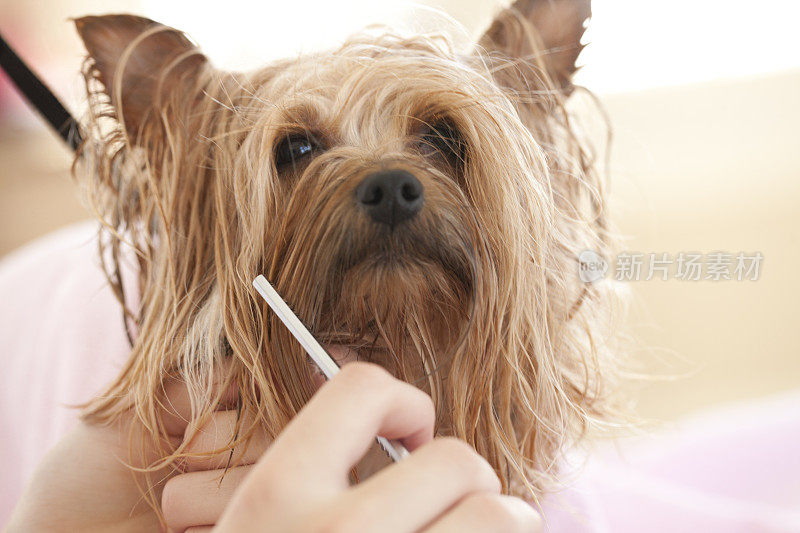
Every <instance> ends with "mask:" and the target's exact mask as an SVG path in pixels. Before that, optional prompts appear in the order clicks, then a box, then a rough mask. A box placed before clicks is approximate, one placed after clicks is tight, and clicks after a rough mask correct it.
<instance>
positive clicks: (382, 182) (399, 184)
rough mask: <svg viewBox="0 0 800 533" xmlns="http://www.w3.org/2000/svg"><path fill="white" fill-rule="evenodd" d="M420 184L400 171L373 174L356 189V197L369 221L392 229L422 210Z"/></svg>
mask: <svg viewBox="0 0 800 533" xmlns="http://www.w3.org/2000/svg"><path fill="white" fill-rule="evenodd" d="M422 196H423V190H422V184H421V183H420V182H419V180H418V179H417V178H416V177H414V175H413V174H412V173H410V172H407V171H405V170H400V169H392V170H381V171H378V172H373V173H372V174H370V175H369V176H367V177H366V178H364V181H362V182H361V183H360V184H359V185H358V187H356V198H357V200H358V202H359V203H360V204H361V205H362V206H363V207H364V209H366V211H367V213H368V214H369V216H370V217H372V220H374V221H375V222H380V223H382V224H388V225H389V226H391V227H394V226H395V225H397V224H399V223H401V222H403V221H405V220H408V219H410V218H413V217H414V215H416V214H417V213H419V210H420V209H422Z"/></svg>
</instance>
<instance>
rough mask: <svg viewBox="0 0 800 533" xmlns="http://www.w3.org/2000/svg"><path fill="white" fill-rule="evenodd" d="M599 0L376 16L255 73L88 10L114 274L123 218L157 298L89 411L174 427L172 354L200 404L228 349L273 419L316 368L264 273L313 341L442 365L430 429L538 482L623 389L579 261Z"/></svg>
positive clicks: (130, 21) (588, 199) (589, 167)
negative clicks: (402, 29)
mask: <svg viewBox="0 0 800 533" xmlns="http://www.w3.org/2000/svg"><path fill="white" fill-rule="evenodd" d="M588 4H589V2H588V0H556V1H545V0H519V1H518V2H517V3H516V4H515V5H514V6H513V7H512V8H510V9H508V10H505V11H503V12H502V13H500V15H499V16H498V18H497V19H496V20H495V21H494V22H493V24H492V25H491V26H490V28H489V29H488V31H487V32H486V34H485V35H484V36H483V38H482V39H481V40H480V42H479V43H478V45H477V46H476V47H475V48H474V49H473V50H471V51H455V50H453V47H452V46H451V44H450V43H449V41H448V40H447V39H446V38H443V37H441V36H430V35H428V36H417V37H400V36H397V35H392V34H388V33H387V34H382V35H379V36H374V35H364V36H359V37H355V38H352V39H351V40H349V41H348V42H347V43H345V44H344V45H343V46H342V47H341V48H339V49H338V50H334V51H332V52H327V53H319V54H314V55H309V56H304V57H300V58H298V59H291V60H285V61H279V62H276V63H274V64H271V65H269V66H267V67H265V68H263V69H261V70H258V71H255V72H251V73H246V74H244V73H232V72H222V71H219V70H216V69H215V68H214V67H212V66H211V65H210V64H209V62H208V61H207V59H206V58H205V57H204V56H203V55H202V53H201V52H200V51H199V49H198V48H197V47H196V46H195V45H194V44H193V43H192V42H191V41H190V40H188V39H187V38H186V37H185V36H184V35H183V34H182V33H180V32H178V31H177V30H174V29H172V28H168V27H165V26H162V25H159V24H156V23H154V22H152V21H150V20H147V19H143V18H139V17H133V16H128V15H118V16H117V15H111V16H103V17H86V18H83V19H79V20H78V21H77V26H78V30H79V33H80V35H81V37H82V38H83V40H84V42H85V44H86V47H87V49H88V51H89V60H88V61H87V66H86V72H85V73H86V79H87V87H88V89H89V94H90V98H91V102H90V103H91V106H90V108H91V110H90V117H89V120H88V121H87V124H86V127H87V129H88V130H89V133H90V135H89V137H90V141H89V142H88V143H87V145H86V146H84V148H83V150H82V158H81V159H80V161H81V162H82V163H86V164H87V166H88V170H87V172H86V173H85V174H86V176H87V177H88V179H89V187H88V189H89V191H90V193H91V195H92V197H93V199H94V201H95V204H96V205H97V207H98V210H99V212H100V213H101V215H102V216H103V217H104V219H105V220H106V221H107V223H108V225H109V226H110V227H111V228H113V229H114V230H115V231H114V232H111V234H110V237H109V238H108V240H107V241H106V242H107V243H108V244H109V246H108V248H107V250H106V257H109V258H111V260H112V261H111V263H110V268H109V271H110V279H111V281H112V284H113V285H115V286H116V287H117V289H118V294H119V295H120V296H122V295H123V294H124V291H123V290H122V283H121V280H120V274H119V272H120V269H119V267H118V266H115V265H117V263H118V262H119V261H120V259H119V258H120V255H121V254H120V252H119V249H120V243H121V242H129V243H131V244H132V245H133V247H134V251H135V254H136V257H137V258H138V262H137V266H136V270H137V271H138V295H137V296H138V298H136V299H137V300H138V301H140V302H141V305H139V306H137V308H136V309H128V318H129V322H130V323H132V328H131V329H132V330H133V333H132V338H133V351H132V355H131V360H130V362H129V365H128V367H127V368H126V369H125V371H124V372H123V374H122V375H121V376H120V378H119V380H118V381H117V382H116V383H115V384H114V385H113V386H112V387H111V388H110V390H109V393H108V394H107V395H105V396H103V397H101V398H99V399H98V400H97V401H95V402H94V403H92V404H91V405H90V408H89V416H90V417H91V418H94V419H108V418H113V417H115V416H118V415H119V414H120V413H122V412H123V411H125V410H127V409H130V408H133V409H134V410H135V411H136V412H137V413H138V415H139V416H140V417H142V418H143V419H144V420H145V421H147V423H148V424H149V427H152V428H158V427H160V426H159V421H158V420H157V419H156V415H155V413H156V412H157V404H158V398H159V396H160V391H161V387H162V384H163V382H164V380H165V379H167V378H168V377H169V376H175V375H177V376H179V377H181V378H182V379H185V380H186V381H187V382H188V383H189V385H190V387H191V390H192V393H193V395H194V401H195V405H196V407H197V409H196V414H197V416H198V417H202V416H205V415H207V414H208V412H209V411H210V410H212V409H213V408H214V407H215V404H216V403H217V402H219V401H220V397H219V395H218V394H216V393H212V392H210V391H211V390H212V387H211V383H212V382H215V381H216V382H218V381H219V379H218V377H219V376H218V374H219V373H220V372H223V371H222V370H221V369H223V368H224V369H225V370H224V372H225V374H224V381H226V382H229V383H233V384H235V385H236V386H237V387H238V390H239V391H240V392H239V393H240V398H241V402H242V404H243V407H244V408H245V409H247V410H251V411H252V412H254V413H255V414H256V417H255V419H256V420H257V421H258V423H259V424H261V425H263V426H264V427H266V428H267V429H268V431H270V432H271V433H273V434H276V433H277V432H279V431H280V430H281V428H282V427H283V426H284V425H285V424H286V423H287V421H288V420H289V419H290V418H291V417H292V416H293V414H294V413H295V412H296V411H297V410H298V409H299V408H300V407H301V406H302V405H303V403H304V402H305V401H307V399H308V398H309V396H310V394H312V391H313V386H312V379H311V377H310V375H309V372H308V363H307V359H306V355H305V354H304V352H303V351H302V349H301V348H300V347H299V345H297V343H296V342H295V341H294V340H293V339H292V337H291V335H290V334H289V333H288V331H286V330H285V328H284V327H283V326H282V325H280V323H279V322H278V320H277V319H276V318H275V317H274V315H273V314H272V313H271V312H269V311H268V309H267V308H266V307H265V305H264V304H263V302H261V301H260V300H259V298H258V297H257V295H256V293H255V292H254V290H253V289H252V287H251V281H252V280H253V278H255V277H256V275H258V274H261V273H263V274H265V275H266V276H267V278H268V279H269V280H270V281H271V282H272V283H273V284H274V285H275V286H276V288H277V290H278V291H279V292H280V293H281V294H282V296H283V297H284V298H285V300H286V301H287V302H288V303H289V305H290V306H291V307H292V308H293V309H294V310H295V312H296V313H297V314H298V316H299V317H300V318H301V319H302V320H303V321H304V322H305V324H306V325H308V326H309V328H310V329H311V331H312V332H313V333H314V334H315V335H316V336H317V337H318V338H319V339H320V340H321V341H322V342H324V343H329V344H344V345H347V346H349V347H351V348H352V349H353V350H354V351H355V353H356V354H357V356H358V357H359V358H360V359H364V360H371V361H375V362H377V363H379V364H381V365H383V366H385V367H386V368H387V369H389V370H390V371H391V372H393V373H394V374H395V375H397V376H399V377H402V378H404V379H406V380H408V381H411V382H413V383H415V384H417V385H418V386H420V387H421V388H423V389H425V390H426V391H428V392H429V393H430V394H431V395H432V396H433V398H434V400H435V402H436V405H437V408H438V410H439V411H438V412H439V424H440V427H439V431H440V432H442V433H450V434H454V435H457V436H459V437H461V438H463V439H465V440H466V441H468V442H469V443H470V444H472V445H474V446H475V447H476V449H477V450H478V451H479V452H480V453H481V454H483V455H484V456H485V457H486V458H487V459H489V461H490V462H491V463H492V464H493V465H494V466H495V468H496V469H497V471H498V473H499V474H500V476H501V478H502V479H503V481H504V483H505V484H506V487H507V488H508V487H509V483H510V480H511V479H524V480H527V482H529V483H530V485H529V488H531V487H533V488H535V489H541V488H542V487H544V486H545V485H546V483H547V481H548V480H550V479H551V478H552V476H553V474H554V472H555V471H554V460H555V457H556V456H557V453H558V451H559V450H560V449H562V448H563V446H564V444H565V443H566V442H568V441H569V440H570V439H572V438H573V437H575V436H577V435H578V434H579V433H580V432H581V431H583V430H584V429H585V428H586V426H587V423H588V422H589V421H590V420H593V419H601V418H602V417H603V416H604V415H605V414H607V407H606V405H605V399H606V396H607V393H608V392H609V391H608V387H609V384H608V379H607V378H608V377H609V376H611V375H613V367H614V365H613V361H610V360H609V361H607V360H606V347H607V339H606V337H604V336H603V335H604V332H603V324H604V323H605V313H606V312H607V306H605V305H604V303H605V302H606V299H607V295H606V294H605V292H604V291H603V289H602V287H603V285H602V283H599V284H593V285H588V284H584V283H581V282H580V281H579V278H578V263H577V257H578V254H579V253H580V252H581V251H582V250H584V249H587V248H588V249H593V250H598V251H600V252H601V253H602V252H603V251H604V250H605V247H606V237H607V235H606V234H605V212H604V203H603V191H602V186H601V182H600V180H599V179H598V177H597V174H598V173H597V170H596V169H595V168H594V166H593V162H592V160H591V157H590V155H589V154H588V153H587V150H586V147H585V146H584V145H583V144H582V142H581V140H580V139H579V138H578V137H577V135H576V129H575V128H574V127H573V126H572V124H571V122H570V120H571V119H570V117H569V115H568V113H567V111H566V107H565V105H564V103H565V101H566V98H567V97H568V96H569V94H570V93H571V92H572V91H573V86H572V84H571V75H572V74H573V72H574V71H575V60H576V58H577V55H578V53H579V52H580V50H581V44H580V39H581V36H582V34H583V27H584V22H585V20H586V19H587V18H588V16H589V5H588ZM79 166H80V165H79ZM127 307H130V305H128V306H127ZM215 390H218V389H215ZM249 429H252V428H249ZM246 435H247V431H242V436H243V437H246Z"/></svg>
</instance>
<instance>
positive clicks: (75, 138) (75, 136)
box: [0, 34, 83, 151]
mask: <svg viewBox="0 0 800 533" xmlns="http://www.w3.org/2000/svg"><path fill="white" fill-rule="evenodd" d="M0 68H2V69H3V70H4V71H5V72H6V74H8V77H9V78H11V81H12V82H14V85H16V86H17V89H19V91H20V92H21V93H22V95H23V96H24V97H25V98H26V99H27V100H28V102H30V103H31V105H33V107H34V108H36V110H37V111H38V112H39V113H40V114H41V115H42V116H43V117H44V119H45V120H46V121H47V122H48V123H49V124H50V126H52V127H53V129H54V130H56V132H57V133H58V135H59V136H60V137H61V138H62V139H63V140H64V142H65V143H67V145H68V146H69V147H70V148H72V150H73V151H75V150H77V149H78V146H80V144H81V142H83V138H82V136H81V133H80V129H79V128H78V121H76V120H75V118H74V117H73V116H72V115H71V114H70V112H69V111H67V109H66V108H65V107H64V105H63V104H62V103H61V102H60V101H59V100H58V98H56V96H55V95H54V94H53V91H51V90H50V89H48V88H47V86H46V85H45V84H44V83H42V80H40V79H39V77H38V76H36V74H34V73H33V72H32V71H31V69H29V68H28V66H27V65H26V64H25V62H24V61H22V59H20V57H19V56H18V55H17V53H16V52H14V50H13V49H12V48H11V47H10V46H9V45H8V43H6V41H5V39H3V36H2V35H1V34H0Z"/></svg>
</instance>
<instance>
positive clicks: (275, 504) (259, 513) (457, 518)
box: [163, 363, 540, 533]
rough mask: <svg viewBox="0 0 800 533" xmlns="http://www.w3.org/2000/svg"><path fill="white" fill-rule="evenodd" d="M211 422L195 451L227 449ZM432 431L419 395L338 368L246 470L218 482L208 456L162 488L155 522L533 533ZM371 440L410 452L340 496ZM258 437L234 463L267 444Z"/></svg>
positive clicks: (375, 374) (525, 511)
mask: <svg viewBox="0 0 800 533" xmlns="http://www.w3.org/2000/svg"><path fill="white" fill-rule="evenodd" d="M224 417H228V418H224ZM215 424H216V429H215V430H214V431H213V432H212V431H206V430H204V432H203V433H204V434H205V435H206V436H207V437H206V438H208V440H207V441H206V442H205V443H204V444H202V443H201V444H199V447H203V446H209V449H211V448H214V449H216V448H220V447H221V446H219V444H221V443H222V444H224V443H225V442H228V441H229V439H230V435H231V433H230V431H232V427H233V420H232V419H231V418H230V415H220V417H219V419H218V420H217V421H216V422H215ZM433 424H434V410H433V405H432V402H431V400H430V398H429V397H428V396H427V395H426V394H424V393H423V392H421V391H420V390H418V389H416V388H415V387H413V386H411V385H409V384H407V383H404V382H401V381H398V380H396V379H394V378H392V377H391V376H390V375H389V374H388V373H387V372H386V371H385V370H382V369H380V368H379V367H377V366H375V365H369V364H365V363H352V364H348V365H347V366H345V367H343V369H342V371H341V373H340V374H339V375H338V376H336V378H334V379H333V380H332V381H331V382H329V383H327V384H325V385H323V386H322V387H321V389H320V390H319V391H318V392H317V394H316V395H315V396H314V398H312V400H311V401H310V402H309V404H308V405H307V406H306V407H305V408H304V409H303V410H302V411H301V412H300V413H299V414H298V415H297V417H295V419H294V420H293V421H292V422H291V423H290V424H289V426H287V427H286V429H285V430H284V431H283V433H281V435H280V436H279V437H278V439H277V440H276V441H275V442H274V443H272V444H271V445H270V446H269V449H268V450H267V452H266V453H265V454H264V455H263V456H262V457H261V458H260V459H258V461H257V463H256V464H255V465H253V466H242V467H238V468H234V469H231V470H230V471H229V472H228V473H227V474H226V475H225V477H224V478H222V481H221V483H219V481H218V480H219V479H220V475H221V473H222V470H220V469H223V468H224V465H225V463H226V462H227V454H220V455H219V456H215V457H211V458H209V459H208V462H207V463H204V464H196V465H194V466H192V467H190V469H192V470H193V471H192V472H190V473H187V474H184V475H182V476H177V477H175V478H173V479H172V480H170V482H169V483H168V484H167V487H166V488H165V490H164V496H163V510H164V515H165V518H166V520H167V523H168V525H169V526H170V527H171V528H172V529H174V530H176V531H190V532H197V531H210V530H211V529H212V525H213V524H216V525H217V527H216V528H215V529H214V531H217V532H219V533H227V532H245V533H247V532H262V531H264V532H265V531H270V532H272V531H276V532H282V531H319V530H326V531H328V530H335V531H338V530H346V531H372V530H380V531H390V532H392V531H396V532H410V531H425V532H429V533H440V532H449V531H540V520H539V517H538V515H537V514H536V512H535V511H534V510H533V509H532V508H531V507H530V506H529V505H528V504H526V503H525V502H523V501H522V500H520V499H517V498H513V497H510V496H503V495H501V494H500V482H499V480H498V479H497V476H496V475H495V473H494V472H493V471H492V469H491V467H490V466H489V465H488V463H487V462H486V461H485V460H484V459H482V458H481V457H480V456H478V454H477V453H476V452H475V451H474V450H473V449H472V448H470V447H469V446H467V445H466V444H465V443H463V442H461V441H458V440H456V439H453V438H437V439H434V438H433ZM226 428H227V430H226ZM376 435H382V436H384V437H386V438H390V439H398V440H400V441H401V442H402V443H403V444H404V445H405V446H406V447H407V448H408V449H409V450H410V451H411V452H412V453H411V455H410V456H409V457H408V458H407V459H406V460H404V461H402V462H401V463H398V464H395V465H392V466H390V467H387V468H386V469H384V470H382V471H380V472H379V473H377V474H376V475H374V476H373V477H371V478H370V479H368V480H366V481H365V482H362V483H361V484H359V485H355V486H352V487H351V486H350V485H349V483H348V472H349V471H350V469H351V468H352V467H353V466H354V465H355V464H356V463H357V462H358V460H359V459H360V458H361V457H362V456H363V455H364V454H365V453H366V452H367V450H368V449H369V448H370V446H371V444H372V443H373V441H374V438H375V436H376ZM259 439H260V440H259V442H257V443H255V445H254V446H253V447H252V449H251V451H248V452H244V453H245V457H243V458H242V462H243V463H246V462H248V461H252V460H255V458H256V457H257V455H258V450H259V449H260V448H263V447H266V446H267V444H268V443H267V442H266V440H265V439H264V438H262V437H259ZM205 460H206V459H204V461H205ZM196 468H199V469H200V470H196ZM204 468H205V469H204Z"/></svg>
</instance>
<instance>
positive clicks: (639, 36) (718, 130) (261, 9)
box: [0, 0, 800, 421]
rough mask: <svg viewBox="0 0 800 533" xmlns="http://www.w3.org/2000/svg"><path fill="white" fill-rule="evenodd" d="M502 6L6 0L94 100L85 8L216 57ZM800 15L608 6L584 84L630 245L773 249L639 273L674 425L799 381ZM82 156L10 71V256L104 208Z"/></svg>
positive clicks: (647, 363) (2, 96)
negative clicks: (87, 71)
mask: <svg viewBox="0 0 800 533" xmlns="http://www.w3.org/2000/svg"><path fill="white" fill-rule="evenodd" d="M501 5H502V4H501V3H500V2H494V1H489V0H430V1H427V2H423V3H421V4H416V7H415V8H413V9H409V7H408V5H407V4H401V3H399V2H391V1H389V0H381V1H378V0H339V1H337V2H329V1H326V0H306V1H305V2H301V3H296V2H295V3H292V2H289V3H287V2H260V3H257V4H256V3H250V2H246V1H244V0H228V1H227V2H225V3H224V7H223V6H222V5H220V4H219V3H216V2H214V3H211V2H208V3H202V2H188V1H172V2H164V1H155V0H138V1H134V0H130V1H128V0H105V1H99V0H94V1H91V0H57V1H56V0H42V1H39V2H19V1H17V0H0V31H2V33H3V35H4V36H5V37H6V39H7V40H8V41H9V42H10V43H12V45H13V46H15V47H16V49H17V51H18V52H19V53H20V54H21V55H22V56H23V57H24V58H25V59H26V60H27V61H28V63H29V64H30V65H32V66H33V67H34V69H35V70H37V71H38V72H39V73H40V74H41V75H42V77H43V78H44V79H45V80H46V81H47V82H48V84H49V85H50V86H51V87H53V88H54V89H55V91H56V92H57V93H58V94H59V95H60V96H61V97H62V98H63V100H64V101H65V103H66V104H67V105H68V107H69V108H70V109H72V110H73V111H74V112H76V113H81V112H82V110H83V108H84V107H83V106H84V105H85V98H84V95H83V94H82V91H81V84H80V77H79V75H78V72H79V69H80V65H81V61H82V53H83V51H82V48H81V45H80V43H79V41H78V38H77V35H76V34H75V32H74V29H73V25H72V24H71V22H70V21H69V18H70V17H77V16H80V15H84V14H101V13H109V12H132V13H136V14H140V15H144V16H147V17H150V18H153V19H156V20H158V21H160V22H164V23H166V24H169V25H172V26H175V27H177V28H180V29H182V30H184V31H187V32H188V33H189V34H190V35H191V36H192V37H193V38H194V39H195V40H196V41H197V42H198V43H199V44H200V45H201V46H202V47H203V49H204V51H205V52H206V53H207V54H208V55H209V56H210V57H211V58H212V60H213V61H214V62H215V63H216V64H217V65H218V66H221V67H226V68H251V67H256V66H258V65H260V64H262V63H264V62H266V61H268V60H270V59H272V58H276V57H281V56H286V55H292V54H297V53H298V52H300V51H303V50H305V51H308V50H314V49H317V48H319V47H324V46H331V45H334V44H335V43H336V42H338V41H340V40H341V39H342V38H344V37H345V36H346V35H348V34H349V33H352V32H353V31H355V30H357V29H358V28H359V27H363V26H364V25H366V24H369V23H373V22H376V21H377V22H392V23H394V24H398V23H400V24H403V25H406V26H411V27H413V26H417V27H421V28H422V29H424V28H425V27H430V26H431V25H436V24H437V23H445V24H446V23H448V21H447V20H446V16H445V15H443V14H439V15H436V16H433V15H432V14H431V13H427V10H426V9H425V8H424V7H423V6H432V7H435V8H438V9H441V10H442V11H443V12H444V13H446V14H448V16H450V17H452V18H453V19H454V20H455V21H457V22H458V23H460V24H461V25H462V26H463V30H461V31H460V33H459V36H460V38H462V39H465V40H466V39H468V38H473V37H475V36H477V35H479V34H480V32H481V31H482V29H483V28H485V26H486V25H487V24H488V23H489V21H490V20H491V17H492V14H493V13H495V12H496V11H497V10H498V9H499V8H500V6H501ZM434 19H435V20H434ZM798 21H800V5H798V4H797V3H794V2H785V1H782V0H764V1H762V2H758V3H753V2H739V1H723V0H674V1H672V2H669V3H668V4H663V3H655V2H641V1H637V0H605V1H603V0H595V2H594V17H593V20H592V23H591V28H590V31H589V32H588V34H587V40H588V41H589V42H590V43H591V44H590V46H589V47H588V48H587V49H586V51H585V52H584V54H583V55H582V56H581V60H580V62H581V63H583V64H584V65H585V67H584V68H583V69H582V70H581V71H580V72H579V75H578V76H579V78H578V81H579V82H580V83H581V84H583V85H585V86H587V87H588V88H590V89H592V90H593V91H595V92H596V93H597V94H598V96H599V97H600V99H601V101H602V103H603V105H604V106H605V108H606V110H607V112H608V114H609V116H610V119H611V123H612V125H613V129H614V142H613V145H612V152H611V177H612V185H611V191H612V206H613V217H614V219H615V221H616V223H617V226H618V227H619V229H620V230H621V232H622V234H623V236H624V237H625V240H624V248H625V249H626V250H628V251H631V252H638V253H642V254H645V256H647V254H650V253H655V254H657V255H658V256H659V257H660V256H661V254H664V253H666V254H669V256H670V257H671V258H675V257H676V256H677V255H678V254H679V253H681V252H700V253H703V254H708V253H712V252H716V251H726V252H729V253H732V254H737V253H739V252H745V253H748V254H753V253H755V252H760V253H761V254H762V255H763V257H764V259H763V260H762V262H761V264H760V272H759V278H758V279H757V280H755V281H736V280H730V281H725V280H722V281H711V280H701V281H681V280H677V279H674V275H673V274H672V273H671V274H670V276H669V277H670V279H668V280H666V281H664V280H661V279H660V277H659V276H656V277H655V279H652V280H650V281H647V280H644V279H642V280H639V281H629V282H625V283H626V284H627V286H628V287H629V289H630V290H631V293H632V295H633V304H632V309H631V313H630V317H629V324H628V327H629V330H630V332H631V333H632V336H633V338H634V340H635V353H634V356H635V357H636V358H637V360H638V361H640V363H641V366H642V367H643V368H644V369H645V370H646V371H648V372H649V373H651V374H652V375H653V376H654V379H652V380H650V381H648V382H646V383H645V384H644V385H643V386H641V387H638V388H637V390H636V391H635V394H636V395H637V402H638V403H637V405H638V410H639V412H640V413H641V414H642V415H643V416H645V417H650V418H655V419H658V420H665V421H669V420H674V419H677V418H678V417H680V416H681V415H684V414H687V413H690V412H693V411H697V410H699V409H702V408H705V407H709V406H714V405H719V404H723V403H728V402H731V401H739V400H746V399H749V398H755V397H759V396H765V395H769V394H774V393H780V392H781V391H786V390H789V389H793V388H797V387H798V386H800V327H799V326H800V323H799V322H798V318H797V311H796V307H797V305H796V303H795V298H796V297H797V295H798V294H800V276H798V275H797V274H796V272H797V271H798V267H799V266H800V215H799V214H798V209H797V206H798V203H800V133H798V131H800V99H799V98H798V96H799V95H800V53H798V52H800V46H798V41H797V24H798ZM70 163H71V157H70V153H69V152H68V150H67V149H66V148H65V147H64V146H63V145H62V144H61V142H60V140H59V139H58V138H57V137H55V136H54V134H52V133H51V132H50V131H49V130H47V129H46V128H45V126H44V125H43V123H42V122H41V120H40V119H39V117H38V116H36V115H34V114H33V112H32V111H30V109H29V108H28V107H27V106H26V104H24V103H23V102H22V100H21V99H20V98H19V97H18V96H17V95H16V93H15V92H14V90H13V89H12V88H11V87H10V86H9V84H8V82H7V80H5V79H4V78H2V77H0V258H1V257H2V256H3V255H5V254H7V253H9V252H11V251H12V250H13V249H15V248H16V247H18V246H20V245H22V244H24V243H25V242H27V241H29V240H31V239H34V238H35V237H37V236H40V235H43V234H45V233H47V232H49V231H51V230H53V229H56V228H58V227H61V226H63V225H65V224H68V223H71V222H74V221H78V220H84V219H86V218H89V217H90V213H89V212H88V211H87V210H86V209H85V208H84V207H82V206H81V204H80V202H79V200H78V196H77V191H76V188H75V187H74V186H73V184H72V182H71V181H70V177H69V166H70ZM645 259H646V257H645ZM612 271H613V265H612ZM673 273H674V266H673ZM646 274H647V262H645V265H644V269H643V272H642V277H643V278H644V277H646Z"/></svg>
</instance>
